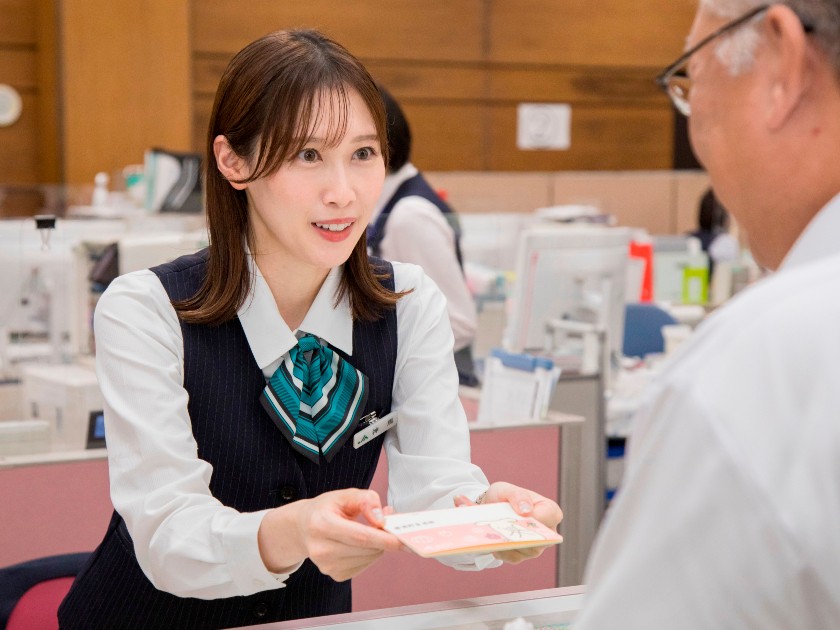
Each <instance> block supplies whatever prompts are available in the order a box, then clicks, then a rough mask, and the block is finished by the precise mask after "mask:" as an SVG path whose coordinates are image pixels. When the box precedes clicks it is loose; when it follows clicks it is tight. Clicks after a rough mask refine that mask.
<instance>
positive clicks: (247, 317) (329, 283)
mask: <svg viewBox="0 0 840 630" xmlns="http://www.w3.org/2000/svg"><path fill="white" fill-rule="evenodd" d="M248 260H249V264H250V267H251V273H252V275H253V277H254V282H253V285H252V288H251V291H250V293H249V294H248V297H247V298H246V299H245V301H244V302H243V304H242V306H240V307H239V312H238V315H239V321H240V322H241V324H242V329H243V330H244V331H245V337H246V338H247V339H248V345H249V346H251V353H252V354H253V355H254V359H255V360H256V362H257V365H259V367H260V369H262V370H264V369H265V368H267V367H268V366H270V365H272V364H273V363H276V362H277V361H278V360H279V359H280V358H281V357H283V356H284V355H285V354H286V353H287V352H289V350H291V349H292V347H293V346H294V345H295V344H296V343H297V335H296V333H303V332H307V333H311V334H313V335H315V336H316V337H318V338H320V339H323V340H324V341H326V342H327V343H329V344H330V345H331V346H333V347H334V348H338V349H339V350H341V351H343V352H345V353H347V354H353V317H352V313H351V311H350V303H349V301H348V299H347V296H345V297H344V298H343V299H342V300H341V301H340V302H339V303H338V305H337V306H334V305H333V303H334V302H335V294H336V290H337V289H338V285H339V282H340V280H341V276H342V273H343V267H335V268H333V269H331V270H330V272H329V274H327V278H326V279H325V280H324V283H323V284H322V285H321V289H320V290H319V291H318V295H316V296H315V301H314V302H312V306H310V307H309V311H308V312H307V313H306V317H304V318H303V322H302V323H301V325H300V327H299V328H298V329H297V330H296V331H292V330H291V329H290V328H289V326H288V325H287V324H286V322H285V321H283V318H282V317H281V316H280V311H278V310H277V304H276V303H275V301H274V296H273V295H272V294H271V289H269V287H268V283H267V282H266V281H265V278H263V275H262V273H260V269H259V267H258V266H257V265H256V264H255V263H254V258H253V256H251V255H250V252H249V253H248Z"/></svg>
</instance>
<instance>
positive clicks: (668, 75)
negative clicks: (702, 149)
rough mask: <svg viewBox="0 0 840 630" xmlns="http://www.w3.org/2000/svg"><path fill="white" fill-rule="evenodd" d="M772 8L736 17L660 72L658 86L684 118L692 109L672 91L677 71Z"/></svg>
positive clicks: (805, 24) (809, 30)
mask: <svg viewBox="0 0 840 630" xmlns="http://www.w3.org/2000/svg"><path fill="white" fill-rule="evenodd" d="M772 6H773V5H772V4H760V5H758V6H757V7H754V8H752V9H750V10H749V11H747V12H746V13H744V14H743V15H741V16H739V17H736V18H735V19H734V20H731V21H730V22H727V23H726V24H724V25H723V26H721V27H720V28H718V29H716V30H714V31H712V32H711V33H709V34H708V35H706V37H704V38H703V39H701V40H700V41H699V42H697V43H696V44H695V45H694V46H692V47H691V48H689V49H688V50H686V51H685V52H684V53H683V54H681V55H680V56H679V57H677V59H676V61H674V62H673V63H672V64H670V65H669V66H668V67H667V68H665V69H664V70H663V71H662V72H660V73H659V75H657V77H656V79H655V81H656V84H657V85H658V86H659V87H660V88H662V90H663V91H664V92H665V94H667V95H668V98H669V99H671V103H673V105H674V107H676V108H677V111H679V112H680V113H681V114H682V115H683V116H689V115H690V114H691V108H690V105H689V103H688V100H687V99H685V98H683V97H682V96H679V95H677V94H675V93H674V92H673V91H672V90H671V79H672V78H673V77H674V75H675V74H676V73H677V71H678V70H679V69H680V68H682V66H683V65H684V64H685V62H686V61H688V59H689V58H690V57H691V56H692V55H693V54H694V53H696V52H697V51H698V50H700V49H701V48H703V47H704V46H705V45H706V44H708V43H709V42H712V41H714V40H716V39H717V38H718V37H720V36H721V35H725V34H726V33H728V32H729V31H732V30H734V29H736V28H738V27H739V26H742V25H744V24H746V23H747V22H749V21H750V20H751V19H753V18H754V17H756V16H758V15H760V14H761V13H764V12H765V11H767V10H769V9H770V8H771V7H772ZM797 17H798V18H799V21H800V22H801V23H802V28H803V29H804V30H805V32H806V33H813V32H814V26H813V25H812V24H811V23H810V22H809V21H807V20H805V19H803V18H802V17H801V16H799V15H798V14H797Z"/></svg>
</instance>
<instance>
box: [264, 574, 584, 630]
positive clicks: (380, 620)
mask: <svg viewBox="0 0 840 630" xmlns="http://www.w3.org/2000/svg"><path fill="white" fill-rule="evenodd" d="M418 587H421V585H418ZM582 602H583V587H581V586H572V587H566V588H554V589H545V590H539V591H531V592H521V593H513V594H509V595H497V596H490V597H478V598H475V599H466V600H452V601H445V602H436V603H432V604H421V605H416V606H403V607H396V608H385V609H381V610H372V611H366V612H353V613H348V614H345V615H331V616H327V617H313V618H310V619H296V620H294V621H284V622H280V623H270V624H265V625H262V626H249V628H263V629H264V630H292V629H295V630H296V629H298V628H312V629H316V628H328V629H333V630H392V629H393V628H397V627H398V628H400V630H420V629H421V628H422V629H423V630H438V629H444V628H447V629H450V630H491V629H492V630H496V629H499V630H501V628H503V627H504V625H505V623H507V622H509V621H512V620H514V619H517V618H519V617H521V618H522V619H524V620H525V621H528V622H530V623H531V624H533V626H534V627H535V628H543V629H549V628H550V629H552V630H565V629H567V628H571V627H572V626H571V625H570V624H571V622H572V621H574V617H575V615H576V614H577V612H578V610H580V608H581V605H582Z"/></svg>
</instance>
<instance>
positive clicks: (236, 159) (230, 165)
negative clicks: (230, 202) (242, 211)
mask: <svg viewBox="0 0 840 630" xmlns="http://www.w3.org/2000/svg"><path fill="white" fill-rule="evenodd" d="M213 153H214V154H215V155H216V167H217V168H218V169H219V172H220V173H221V174H222V177H224V178H225V179H226V180H228V182H230V185H231V186H233V187H234V188H235V189H236V190H245V189H246V188H247V187H248V184H247V183H242V180H244V179H245V178H247V177H248V175H249V174H250V173H249V172H248V164H247V162H246V161H245V159H244V158H242V157H241V156H240V155H238V154H237V153H236V151H234V150H233V147H231V146H230V142H228V139H227V138H225V137H224V136H216V139H215V140H213Z"/></svg>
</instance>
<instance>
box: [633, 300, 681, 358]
mask: <svg viewBox="0 0 840 630" xmlns="http://www.w3.org/2000/svg"><path fill="white" fill-rule="evenodd" d="M676 323H677V320H676V319H675V318H674V317H673V316H672V315H671V314H670V313H668V311H666V310H665V309H662V308H660V307H658V306H656V305H655V304H627V305H626V307H625V310H624V342H623V348H622V352H623V353H624V356H627V357H644V356H645V355H647V354H652V353H656V352H664V350H665V339H664V337H663V331H662V327H663V326H668V325H672V324H676Z"/></svg>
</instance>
